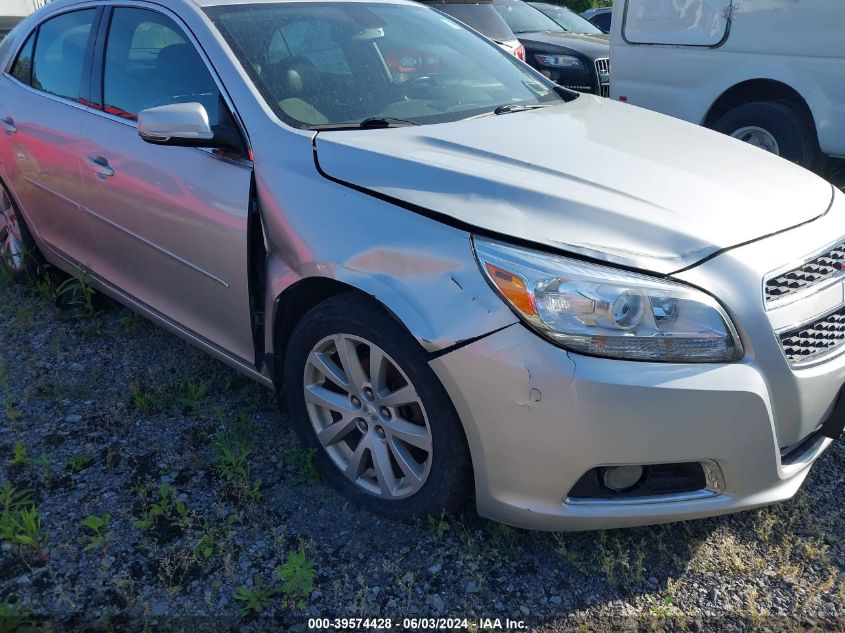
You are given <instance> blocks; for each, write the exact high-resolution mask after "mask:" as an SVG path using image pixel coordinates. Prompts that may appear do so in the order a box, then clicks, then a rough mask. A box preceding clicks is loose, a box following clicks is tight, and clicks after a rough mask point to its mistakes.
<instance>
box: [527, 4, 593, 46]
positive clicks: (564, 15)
mask: <svg viewBox="0 0 845 633" xmlns="http://www.w3.org/2000/svg"><path fill="white" fill-rule="evenodd" d="M528 4H530V5H531V6H532V7H534V8H535V9H537V10H538V11H540V12H541V13H543V14H544V15H545V16H546V17H549V18H551V19H552V20H554V21H555V23H557V25H558V26H559V27H560V28H561V29H563V30H564V31H566V32H567V33H576V34H578V35H594V36H596V37H599V38H601V39H603V40H605V41H610V38H609V37H608V36H607V34H605V33H603V32H602V31H601V30H600V29H599V28H598V27H596V26H594V25H593V24H592V23H590V22H588V21H587V20H585V19H584V18H582V17H581V16H580V15H578V14H577V13H575V12H574V11H572V10H570V9H567V8H566V7H565V6H563V5H562V4H549V3H548V2H529V3H528Z"/></svg>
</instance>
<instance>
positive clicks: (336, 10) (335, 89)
mask: <svg viewBox="0 0 845 633" xmlns="http://www.w3.org/2000/svg"><path fill="white" fill-rule="evenodd" d="M206 11H207V13H208V15H209V16H210V17H211V19H212V21H213V22H214V23H215V24H216V26H217V28H218V29H219V30H220V32H221V33H222V34H223V37H224V38H225V39H226V40H227V42H228V43H229V46H230V47H231V49H232V51H233V52H234V54H235V55H236V56H237V58H238V60H239V61H240V63H241V65H242V66H243V68H244V70H245V71H246V72H247V73H248V74H249V75H250V77H251V79H252V80H253V81H254V82H255V85H256V87H257V88H258V90H259V92H260V93H261V95H262V96H263V97H264V99H265V100H266V102H267V104H268V106H269V107H270V108H271V109H272V110H273V111H274V112H275V113H276V114H277V115H278V116H279V117H280V118H281V119H282V120H283V121H285V122H287V123H288V124H290V125H293V126H296V127H300V128H312V129H319V128H326V127H332V126H334V127H340V126H342V125H348V126H354V125H362V126H364V127H368V124H370V123H373V122H374V121H375V122H376V123H384V125H374V126H373V127H385V126H387V125H393V124H405V125H408V124H425V123H439V122H444V121H453V120H458V119H462V118H467V117H470V116H477V115H480V114H484V113H489V112H492V111H493V110H495V109H496V108H499V107H500V106H502V105H514V104H515V105H526V106H532V105H540V104H555V103H561V102H562V101H563V97H562V96H561V95H559V94H558V93H557V92H556V91H555V90H554V84H552V83H551V82H549V81H547V80H546V79H544V78H543V77H541V76H540V75H538V74H537V73H535V72H534V71H532V70H531V69H530V68H528V67H527V66H525V65H524V64H523V63H522V62H520V61H518V60H517V59H516V58H514V57H513V56H512V55H508V54H507V53H505V52H504V51H502V50H501V49H499V48H498V47H497V46H495V45H494V44H492V43H491V42H490V41H489V40H486V39H484V38H482V37H479V36H478V35H476V34H475V33H473V32H472V31H470V30H468V29H466V28H465V27H463V26H462V25H460V23H459V22H457V21H455V20H454V19H452V18H449V17H447V16H444V15H442V14H440V13H438V12H437V11H434V10H432V9H430V8H428V7H424V6H422V5H411V4H381V3H369V2H325V3H324V2H308V3H292V2H284V3H282V2H280V3H262V4H250V5H228V6H215V7H208V8H207V9H206Z"/></svg>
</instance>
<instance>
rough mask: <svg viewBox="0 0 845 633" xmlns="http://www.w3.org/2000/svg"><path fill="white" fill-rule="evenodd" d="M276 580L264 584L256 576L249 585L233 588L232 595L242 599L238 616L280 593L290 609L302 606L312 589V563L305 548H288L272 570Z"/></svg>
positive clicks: (262, 606) (256, 609)
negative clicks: (288, 550)
mask: <svg viewBox="0 0 845 633" xmlns="http://www.w3.org/2000/svg"><path fill="white" fill-rule="evenodd" d="M274 575H275V578H276V580H278V581H279V582H278V583H275V582H274V583H273V584H269V585H265V584H264V583H263V581H262V580H261V578H260V577H259V576H255V577H254V578H253V584H252V587H247V586H246V585H242V586H240V587H238V588H237V589H236V590H235V593H234V595H233V598H234V599H235V600H237V601H238V602H241V603H243V606H242V607H241V616H242V617H244V616H247V615H249V614H251V613H256V614H257V613H261V612H262V611H264V609H266V608H267V606H268V605H269V604H270V600H271V599H272V598H273V597H274V596H277V595H281V596H282V598H283V600H284V604H285V606H286V607H287V608H289V609H302V608H304V606H305V601H306V600H307V599H308V598H309V597H310V596H311V592H312V591H314V577H315V572H314V565H313V564H312V563H311V561H309V560H308V555H307V554H306V553H305V550H304V549H299V550H298V551H296V552H290V553H289V554H288V555H287V558H286V559H285V561H284V562H283V563H282V564H281V565H279V566H278V567H276V571H275V572H274Z"/></svg>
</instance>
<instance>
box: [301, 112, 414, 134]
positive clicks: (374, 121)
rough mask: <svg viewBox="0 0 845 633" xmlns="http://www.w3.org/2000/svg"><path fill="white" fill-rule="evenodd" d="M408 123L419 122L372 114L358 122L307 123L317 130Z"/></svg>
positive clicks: (361, 128) (367, 127) (375, 127)
mask: <svg viewBox="0 0 845 633" xmlns="http://www.w3.org/2000/svg"><path fill="white" fill-rule="evenodd" d="M408 125H419V123H414V122H413V121H406V120H405V119H396V118H394V117H389V116H372V117H370V118H368V119H364V120H363V121H361V122H360V123H319V124H317V125H309V126H308V129H309V130H316V131H318V132H322V131H332V130H334V131H336V130H376V129H381V128H388V127H406V126H408Z"/></svg>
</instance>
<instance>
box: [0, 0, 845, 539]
mask: <svg viewBox="0 0 845 633" xmlns="http://www.w3.org/2000/svg"><path fill="white" fill-rule="evenodd" d="M532 10H533V9H532ZM405 49H411V50H415V51H423V52H424V53H423V55H422V57H423V59H424V61H425V63H426V64H427V65H428V67H429V71H428V72H427V73H426V74H424V75H417V74H416V73H405V72H403V68H404V66H403V65H402V63H401V58H402V56H401V54H400V51H402V50H405ZM386 59H399V60H400V64H399V65H398V66H397V67H396V68H392V67H390V66H388V64H386V63H385V61H384V60H386ZM411 66H414V64H411ZM0 68H1V69H2V75H0V129H2V134H0V182H2V186H3V189H2V206H0V209H2V214H0V218H2V220H1V221H0V238H2V239H0V244H2V251H1V252H2V255H3V257H2V260H3V262H4V263H5V264H6V265H7V266H8V267H9V269H10V271H11V272H12V273H14V274H16V275H20V274H22V273H23V272H24V271H25V270H26V268H27V267H28V266H30V265H31V262H32V261H33V260H34V256H28V255H27V256H25V255H24V253H34V252H35V249H36V248H37V250H38V251H39V252H40V253H41V254H42V255H43V257H44V258H46V260H47V261H48V262H50V263H51V264H52V265H53V266H55V267H58V268H60V269H64V270H66V271H68V272H71V271H75V270H77V269H78V267H83V268H84V270H85V271H86V275H87V278H88V279H89V281H90V283H91V284H92V285H93V286H94V287H96V288H98V289H99V290H101V291H102V292H104V293H106V294H108V295H110V296H112V297H114V298H115V299H116V300H118V301H120V302H122V303H124V304H126V305H127V306H129V307H131V308H132V309H134V310H137V311H138V312H140V313H141V314H143V315H145V316H147V317H149V318H150V319H152V320H153V321H155V322H157V323H159V324H161V325H162V326H164V327H166V328H168V329H169V330H170V331H172V332H174V333H176V334H178V335H179V336H182V337H184V338H186V339H187V340H189V341H190V342H191V343H193V344H194V345H196V346H198V347H200V348H201V349H204V350H206V351H208V352H209V353H211V354H213V355H214V356H216V357H217V358H219V359H220V360H222V361H223V362H225V363H228V364H229V365H231V366H233V367H235V368H237V369H238V370H240V371H241V372H243V373H244V374H246V375H247V376H250V377H252V378H254V379H255V380H257V381H258V382H260V383H261V384H264V385H266V386H268V387H271V388H275V389H276V390H277V391H278V393H279V396H280V398H279V399H280V400H281V401H282V402H283V403H284V407H285V409H286V411H287V418H288V420H289V421H290V424H291V425H292V426H293V428H294V429H295V431H296V432H297V434H298V435H299V437H300V438H301V439H302V441H303V443H304V445H305V446H306V447H307V448H308V449H313V450H314V455H315V460H316V466H317V468H318V469H319V471H320V473H322V475H323V477H325V479H326V480H327V481H328V482H330V483H331V485H332V486H334V487H335V488H336V489H337V490H338V491H339V492H340V493H341V494H343V495H344V496H346V497H347V498H349V499H352V500H354V501H355V502H358V503H360V504H361V505H363V506H365V507H367V508H370V509H372V510H375V511H378V512H382V513H384V514H386V515H389V516H393V517H425V516H427V515H429V514H431V515H434V516H440V513H441V512H442V511H443V510H454V509H456V508H458V507H459V506H460V505H461V504H462V503H463V502H464V501H465V500H466V499H467V498H468V497H469V496H470V495H472V494H474V495H475V500H476V504H477V506H478V511H479V513H480V514H481V515H483V516H487V517H491V518H493V519H496V520H499V521H504V522H507V523H510V524H513V525H519V526H524V527H530V528H538V529H563V528H566V529H586V528H606V527H611V526H626V525H639V524H645V523H653V522H661V521H673V520H682V519H692V518H697V517H704V516H710V515H716V514H721V513H725V512H733V511H738V510H742V509H746V508H753V507H757V506H760V505H762V504H768V503H772V502H775V501H778V500H782V499H787V498H789V497H791V496H792V495H793V494H795V492H796V491H797V490H798V488H799V487H800V485H801V483H802V482H803V481H804V479H805V477H806V476H807V473H808V471H809V469H810V466H811V465H812V464H813V462H814V461H815V460H816V458H818V457H819V455H821V453H822V452H823V451H824V450H825V449H826V448H827V447H828V446H829V445H830V444H831V442H832V441H833V439H832V438H834V437H836V436H838V435H839V434H840V432H841V431H842V428H843V424H844V423H845V412H844V411H843V409H845V400H843V398H840V396H839V393H840V389H841V387H842V383H843V381H845V354H843V350H845V341H843V337H842V336H841V335H840V332H841V322H842V320H843V318H845V317H843V315H845V307H843V295H842V274H843V273H842V271H840V267H839V266H836V265H835V264H832V263H831V262H836V261H840V260H841V259H842V251H843V248H845V247H843V238H842V237H837V236H841V235H842V234H843V232H845V229H843V226H845V194H842V193H841V192H838V191H836V190H834V189H833V187H832V186H831V185H830V184H829V183H827V182H825V181H824V180H822V179H821V178H818V177H816V176H814V175H813V174H811V173H809V172H807V171H805V170H803V169H800V168H798V167H796V166H794V165H791V164H789V163H788V162H786V161H782V160H779V159H777V158H775V157H773V156H770V155H769V154H766V153H764V152H759V151H757V150H755V149H753V148H751V147H748V146H745V145H742V144H739V143H733V142H731V141H730V140H729V139H726V138H724V137H722V136H720V135H717V134H713V133H711V132H708V131H705V130H702V129H700V128H698V127H696V126H693V125H690V124H688V123H685V122H681V121H677V120H674V119H671V118H668V117H664V116H662V115H659V114H655V113H650V112H647V111H645V110H641V109H639V108H631V107H629V106H625V105H622V104H619V103H615V102H613V101H611V100H608V99H600V98H597V97H594V96H592V95H578V94H577V93H574V92H571V91H568V90H565V89H563V88H560V87H559V86H556V85H555V84H554V83H553V82H551V81H549V80H547V79H546V78H545V77H543V76H542V75H540V74H539V73H537V72H535V71H534V70H532V69H531V68H529V67H528V66H527V65H525V64H523V63H522V62H520V61H518V60H516V59H514V58H513V56H511V55H508V54H507V53H505V52H504V51H502V50H501V49H500V48H498V47H497V46H495V45H494V44H493V43H491V42H490V41H489V40H488V39H486V38H484V37H482V36H480V35H478V34H477V33H475V32H474V31H471V30H470V29H467V28H466V27H464V26H463V25H461V24H460V23H459V22H457V21H455V20H453V19H452V18H449V17H447V16H444V15H443V14H441V13H438V12H436V11H434V10H432V9H430V8H428V7H425V6H422V5H420V4H417V3H413V2H408V1H405V0H379V2H366V1H362V2H348V3H338V2H324V1H322V0H314V1H312V2H307V3H301V2H286V1H267V2H262V3H250V4H242V3H240V2H237V1H236V0H230V1H229V2H227V1H226V0H172V1H171V2H170V3H168V6H167V7H165V6H163V5H162V4H159V3H153V2H143V1H141V2H134V3H133V4H132V5H123V4H114V3H112V2H98V1H97V0H93V1H87V2H84V3H80V2H79V1H78V0H58V1H57V2H56V3H55V4H53V5H50V7H49V8H47V9H43V10H41V11H39V12H38V13H36V14H34V15H33V16H31V17H30V18H28V19H27V20H25V21H24V22H23V23H22V25H21V28H18V29H15V30H14V31H13V32H12V35H11V36H10V37H9V38H7V39H6V41H4V42H3V44H2V45H0ZM406 74H411V75H414V77H413V78H412V79H408V78H407V77H405V76H404V75H406ZM796 280H797V281H796ZM267 450H274V449H273V447H272V446H271V447H267Z"/></svg>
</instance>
